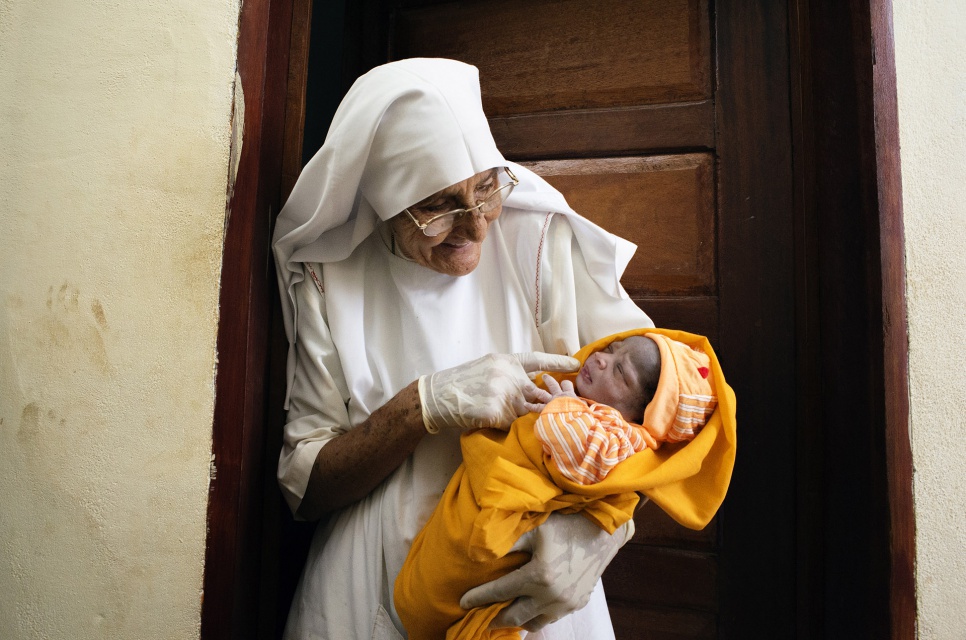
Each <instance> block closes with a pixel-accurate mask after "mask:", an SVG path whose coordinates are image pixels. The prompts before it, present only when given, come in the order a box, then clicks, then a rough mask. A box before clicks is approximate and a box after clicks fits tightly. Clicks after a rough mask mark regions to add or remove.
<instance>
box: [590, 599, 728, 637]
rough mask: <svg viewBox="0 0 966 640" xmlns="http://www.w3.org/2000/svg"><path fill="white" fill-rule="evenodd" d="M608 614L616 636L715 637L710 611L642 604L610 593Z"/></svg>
mask: <svg viewBox="0 0 966 640" xmlns="http://www.w3.org/2000/svg"><path fill="white" fill-rule="evenodd" d="M607 598H608V601H609V602H610V617H611V620H613V622H614V628H615V629H621V632H620V633H619V635H618V636H617V637H618V638H620V640H717V638H718V619H717V616H716V615H714V614H712V613H706V612H703V611H688V610H686V609H660V608H649V607H642V606H640V605H636V604H626V603H623V602H619V601H615V599H614V598H613V597H612V596H611V594H610V593H608V595H607Z"/></svg>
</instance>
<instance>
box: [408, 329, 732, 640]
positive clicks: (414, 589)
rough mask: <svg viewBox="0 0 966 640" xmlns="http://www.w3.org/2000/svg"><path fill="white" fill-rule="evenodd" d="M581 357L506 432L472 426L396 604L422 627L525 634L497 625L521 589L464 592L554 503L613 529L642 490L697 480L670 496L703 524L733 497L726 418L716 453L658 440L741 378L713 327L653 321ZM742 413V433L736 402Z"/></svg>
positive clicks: (421, 631)
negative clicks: (685, 328)
mask: <svg viewBox="0 0 966 640" xmlns="http://www.w3.org/2000/svg"><path fill="white" fill-rule="evenodd" d="M681 337H685V338H687V339H689V340H690V341H691V343H689V344H686V343H685V342H682V341H681V340H680V339H675V338H681ZM575 357H577V359H578V360H581V361H582V366H581V368H580V370H579V371H578V372H577V373H576V374H563V375H560V374H555V375H556V378H555V377H552V376H550V375H547V374H545V375H544V376H543V383H544V385H545V386H546V388H547V390H548V391H549V392H550V393H551V395H552V396H553V397H552V399H551V400H550V401H549V402H548V403H547V404H546V405H545V406H543V405H528V407H529V408H532V409H534V410H535V411H534V412H533V413H530V414H528V415H525V416H522V417H520V418H517V419H516V420H515V421H514V422H513V424H512V425H511V426H510V428H509V430H508V431H506V432H504V431H500V430H496V429H482V430H479V431H475V432H472V433H467V434H464V435H463V436H462V437H461V448H462V451H463V464H462V465H460V467H459V469H457V471H456V473H455V474H454V476H453V478H452V479H451V480H450V483H449V484H448V485H447V487H446V490H445V491H444V493H443V496H442V497H441V498H440V502H439V504H438V505H437V507H436V509H435V511H434V512H433V514H432V516H431V517H430V519H429V521H428V522H427V523H426V525H425V526H424V528H423V530H422V531H421V532H420V533H419V535H418V536H417V537H416V539H415V540H414V542H413V545H412V547H411V549H410V552H409V555H408V557H407V559H406V562H405V564H404V565H403V567H402V570H401V571H400V574H399V576H398V577H397V579H396V584H395V590H394V604H395V607H396V611H397V614H398V615H399V618H400V620H401V621H402V623H403V625H404V627H405V628H406V631H407V633H408V634H409V638H410V639H411V640H421V639H430V638H433V639H435V638H442V637H446V638H519V633H518V631H519V630H518V629H489V623H490V622H491V621H492V620H493V618H494V617H495V616H496V615H497V614H498V613H499V611H500V610H501V609H502V608H503V607H505V606H506V605H507V604H509V603H496V604H493V605H490V606H484V607H478V608H474V609H472V610H470V611H466V610H464V609H462V608H461V607H460V604H459V603H460V598H461V597H462V596H463V594H464V593H466V591H467V590H469V589H471V588H473V587H475V586H477V585H481V584H484V583H488V582H490V581H491V580H494V579H496V578H498V577H500V576H502V575H505V574H507V573H509V572H510V571H512V570H514V569H516V568H518V567H520V566H521V565H523V564H524V562H525V561H526V559H527V554H526V553H524V552H520V551H517V549H519V548H521V547H520V545H517V546H514V545H515V544H516V543H517V542H518V540H520V539H521V536H523V535H524V534H526V533H527V532H528V531H530V530H532V529H533V528H535V527H537V526H539V525H540V524H541V523H543V522H544V521H545V520H546V518H547V517H548V516H549V514H550V513H551V512H555V511H556V512H560V513H574V512H577V511H579V512H580V513H581V514H582V515H583V516H584V517H586V518H587V519H588V520H590V521H591V522H592V523H594V524H596V525H597V526H599V527H600V528H601V529H604V530H605V531H608V532H609V533H613V532H614V531H615V530H616V529H618V528H619V527H620V526H621V525H623V524H624V523H626V522H627V521H628V520H630V519H631V518H632V517H633V514H634V509H635V507H636V506H637V504H638V502H639V500H640V495H639V494H638V492H643V493H644V494H646V495H651V493H652V492H659V491H660V490H661V489H663V488H672V490H679V489H680V488H681V486H683V485H687V487H686V491H685V492H684V493H685V495H686V496H687V497H686V498H685V499H684V500H680V499H676V500H675V501H674V503H671V504H669V503H666V502H663V501H660V500H656V501H657V502H658V504H659V505H660V506H661V507H662V508H664V509H665V510H666V511H667V512H668V513H669V514H670V515H671V516H672V517H674V518H675V519H676V520H678V521H679V522H681V523H682V524H684V525H685V526H690V527H692V528H703V527H704V526H705V525H706V524H707V522H708V521H710V519H711V517H712V516H713V515H714V512H715V511H716V510H717V507H718V505H720V503H721V500H722V499H723V498H724V493H725V491H726V490H727V483H728V480H729V479H730V472H731V467H732V465H733V460H734V458H733V438H729V433H728V431H727V430H726V429H721V428H720V426H721V424H720V423H721V421H720V420H717V421H715V422H714V425H715V426H714V428H713V429H711V431H713V433H710V434H708V435H709V438H707V439H706V441H707V442H708V443H719V441H720V443H721V444H722V446H721V449H720V452H715V454H714V459H711V460H708V461H707V464H705V460H704V458H705V456H707V455H708V454H709V449H708V447H704V446H702V447H699V448H698V449H696V450H695V452H694V454H693V455H690V454H689V452H688V451H687V449H688V447H683V446H677V447H664V448H662V451H661V453H660V454H658V453H657V449H658V448H660V447H661V445H662V444H663V443H668V444H670V443H681V442H686V441H688V440H691V439H693V438H695V437H696V435H698V434H699V433H700V432H701V431H702V427H704V425H705V424H706V423H708V422H709V418H710V417H711V416H712V414H714V412H715V407H716V404H717V395H716V386H721V387H724V388H727V385H726V384H725V382H724V378H723V376H721V375H720V370H717V360H714V359H713V357H714V354H713V352H711V348H710V345H708V343H707V340H706V339H704V338H702V337H700V336H692V335H690V334H684V333H682V332H673V331H666V330H661V329H641V330H635V331H631V332H624V333H622V334H617V335H615V336H610V337H609V338H604V339H602V340H599V341H597V342H595V343H593V344H591V345H588V346H587V347H585V348H584V349H582V350H581V351H580V352H578V353H577V354H576V356H575ZM713 370H715V371H716V375H712V373H713ZM727 393H728V394H729V397H730V388H727ZM537 410H538V411H539V413H537ZM729 413H730V420H731V422H730V424H731V427H732V433H731V434H732V435H733V415H734V414H733V402H731V403H729ZM664 449H668V452H667V453H666V454H665V453H664ZM671 449H673V450H671ZM721 453H723V454H724V455H723V456H722V455H720V454H721ZM722 469H723V470H724V471H725V473H723V474H722V473H720V472H721V470H722ZM689 501H690V502H689Z"/></svg>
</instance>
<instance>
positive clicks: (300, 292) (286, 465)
mask: <svg viewBox="0 0 966 640" xmlns="http://www.w3.org/2000/svg"><path fill="white" fill-rule="evenodd" d="M315 268H316V273H318V274H319V275H320V276H321V271H320V267H318V266H316V267H315ZM294 289H295V295H296V297H297V302H298V307H297V308H298V315H299V317H298V327H299V332H298V340H297V341H296V344H295V358H296V360H295V379H294V381H293V383H292V389H291V393H290V398H289V410H288V417H287V421H286V424H285V429H284V432H283V439H282V451H281V453H280V455H279V461H278V483H279V486H280V487H281V489H282V493H283V494H284V495H285V500H286V501H287V502H288V505H289V508H290V509H291V510H292V513H296V511H297V510H298V508H299V505H300V504H301V503H302V497H303V496H304V495H305V489H306V487H307V486H308V482H309V476H310V475H311V473H312V466H313V465H314V464H315V459H316V458H317V457H318V455H319V451H321V450H322V447H323V446H324V445H325V444H326V443H327V442H328V441H329V440H331V439H332V438H335V437H336V436H338V435H341V434H343V433H345V432H346V431H348V430H349V429H350V428H351V427H350V426H349V414H348V411H347V410H346V403H347V402H348V400H349V392H348V388H347V385H346V381H345V375H344V374H343V371H342V365H341V364H340V362H339V354H338V351H337V350H336V348H335V344H334V343H333V341H332V335H331V334H330V332H329V326H328V321H327V318H326V310H325V296H324V295H323V294H322V292H321V291H319V289H318V288H317V287H316V285H315V282H314V281H313V280H312V278H310V277H306V278H305V279H304V280H303V281H302V282H300V283H299V284H297V285H295V287H294Z"/></svg>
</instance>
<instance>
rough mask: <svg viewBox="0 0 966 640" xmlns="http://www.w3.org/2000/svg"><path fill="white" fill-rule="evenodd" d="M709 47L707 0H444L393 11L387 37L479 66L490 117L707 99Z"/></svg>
mask: <svg viewBox="0 0 966 640" xmlns="http://www.w3.org/2000/svg"><path fill="white" fill-rule="evenodd" d="M534 34H539V39H535V38H534ZM710 50H711V30H710V27H709V21H708V8H707V4H706V1H705V0H641V1H640V2H621V1H619V0H598V1H597V2H587V1H586V0H533V1H530V2H519V1H517V0H489V1H483V2H474V3H467V2H449V3H445V4H439V5H434V6H430V7H422V8H412V9H404V10H401V11H399V12H398V13H397V15H396V26H395V29H394V33H393V40H392V56H393V57H394V58H409V57H417V56H426V55H432V56H440V57H447V58H456V59H458V60H463V61H465V62H469V63H471V64H474V65H476V66H477V67H479V69H480V82H481V85H482V89H483V109H484V110H485V111H486V113H487V115H489V116H504V115H508V114H514V113H534V112H538V111H555V110H560V109H593V108H602V107H626V106H640V105H645V104H658V103H669V102H684V101H694V100H702V99H706V98H708V97H710V95H711V64H710V61H711V57H710ZM601 69H607V70H608V72H607V73H601ZM535 70H539V73H534V71H535Z"/></svg>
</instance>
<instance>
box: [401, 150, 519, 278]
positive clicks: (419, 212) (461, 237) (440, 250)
mask: <svg viewBox="0 0 966 640" xmlns="http://www.w3.org/2000/svg"><path fill="white" fill-rule="evenodd" d="M498 173H499V171H498V170H497V169H489V170H487V171H483V172H481V173H478V174H476V175H474V176H472V177H470V178H467V179H466V180H463V181H462V182H457V183H456V184H454V185H451V186H449V187H447V188H445V189H443V190H442V191H438V192H437V193H434V194H433V195H432V196H430V197H429V198H426V199H425V200H423V201H421V202H419V203H417V204H415V205H413V206H412V207H409V211H410V213H411V214H412V215H413V217H414V218H416V219H417V220H419V221H420V222H421V223H425V222H426V221H428V220H429V219H431V218H432V217H433V216H434V215H438V214H439V213H445V212H447V211H452V210H454V209H461V208H463V209H469V208H472V207H475V206H476V205H477V203H478V202H480V201H481V200H483V199H484V198H485V197H486V196H487V195H489V194H490V193H492V192H493V190H494V189H496V188H497V187H499V186H500V185H499V179H498ZM502 211H503V207H502V206H498V207H496V208H495V209H493V210H492V211H489V212H487V213H482V212H480V210H479V209H477V210H476V211H473V212H471V213H465V214H463V215H462V216H459V217H457V218H456V220H455V224H454V225H453V228H452V229H450V230H448V231H443V232H442V233H440V234H439V235H436V236H427V235H426V234H424V233H423V231H422V229H420V228H419V227H417V226H416V225H415V224H414V223H413V221H412V219H411V218H410V217H409V215H408V214H407V213H406V212H405V211H404V212H402V213H400V214H399V215H397V216H396V217H394V218H393V219H392V221H391V224H392V231H393V234H394V235H395V242H396V250H397V251H401V252H402V253H403V255H405V256H406V257H408V258H411V259H412V260H414V261H415V262H416V263H417V264H421V265H422V266H424V267H426V268H427V269H432V270H433V271H437V272H439V273H445V274H446V275H450V276H465V275H466V274H468V273H469V272H471V271H473V269H475V268H476V265H478V264H479V263H480V250H481V245H482V244H483V240H484V239H485V238H486V232H487V229H489V227H490V223H492V222H493V221H494V220H496V219H497V218H499V217H500V213H502Z"/></svg>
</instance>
